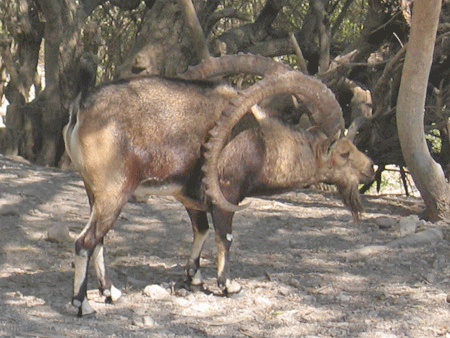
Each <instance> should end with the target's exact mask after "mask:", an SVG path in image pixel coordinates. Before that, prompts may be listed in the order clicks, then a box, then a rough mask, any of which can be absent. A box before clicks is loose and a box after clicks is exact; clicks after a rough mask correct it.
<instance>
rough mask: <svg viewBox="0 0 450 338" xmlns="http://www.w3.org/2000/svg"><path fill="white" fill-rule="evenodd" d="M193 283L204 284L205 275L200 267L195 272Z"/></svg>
mask: <svg viewBox="0 0 450 338" xmlns="http://www.w3.org/2000/svg"><path fill="white" fill-rule="evenodd" d="M191 284H192V285H201V284H203V276H202V273H201V271H200V269H198V270H197V272H196V273H195V275H194V276H193V277H192V281H191Z"/></svg>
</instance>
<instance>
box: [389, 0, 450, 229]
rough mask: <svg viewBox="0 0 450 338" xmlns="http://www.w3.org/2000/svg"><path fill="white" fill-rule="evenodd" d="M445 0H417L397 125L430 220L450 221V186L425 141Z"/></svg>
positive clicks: (401, 85) (409, 166) (406, 156)
mask: <svg viewBox="0 0 450 338" xmlns="http://www.w3.org/2000/svg"><path fill="white" fill-rule="evenodd" d="M440 9H441V0H416V1H415V2H414V9H413V15H412V23H411V35H410V39H409V42H408V47H407V51H406V58H405V64H404V67H403V74H402V80H401V84H400V90H399V96H398V102H397V126H398V134H399V138H400V144H401V148H402V152H403V156H404V158H405V162H406V164H407V166H408V168H409V170H410V172H411V175H412V177H413V179H414V182H415V184H416V186H417V188H418V189H419V191H420V193H421V195H422V198H423V199H424V202H425V205H426V212H427V216H428V218H429V219H430V220H433V221H436V220H439V219H443V220H445V221H450V188H449V186H448V184H447V182H446V181H445V177H444V173H443V171H442V169H441V167H440V166H439V165H438V164H437V163H436V162H435V161H434V160H433V159H432V157H431V155H430V153H429V150H428V147H427V144H426V140H425V132H424V106H425V98H426V90H427V84H428V77H429V73H430V68H431V62H432V57H433V50H434V44H435V39H436V32H437V27H438V23H439V13H440Z"/></svg>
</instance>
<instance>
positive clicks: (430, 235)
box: [388, 228, 444, 248]
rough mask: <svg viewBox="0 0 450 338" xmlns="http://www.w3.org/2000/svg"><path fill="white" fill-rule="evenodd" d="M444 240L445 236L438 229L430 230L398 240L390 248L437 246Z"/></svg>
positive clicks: (390, 244) (391, 243)
mask: <svg viewBox="0 0 450 338" xmlns="http://www.w3.org/2000/svg"><path fill="white" fill-rule="evenodd" d="M443 239H444V234H443V233H442V231H441V230H439V229H437V228H429V229H426V230H424V231H421V232H418V233H414V234H411V235H409V236H406V237H403V238H399V239H396V240H394V241H392V242H390V243H389V244H388V246H389V247H390V248H400V247H404V246H415V245H423V244H435V243H438V242H440V241H441V240H443Z"/></svg>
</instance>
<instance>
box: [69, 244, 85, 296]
mask: <svg viewBox="0 0 450 338" xmlns="http://www.w3.org/2000/svg"><path fill="white" fill-rule="evenodd" d="M87 265H88V253H87V251H86V250H81V251H80V253H79V255H76V256H75V278H74V283H73V294H74V295H77V294H78V293H79V292H80V289H81V285H82V284H83V282H84V280H85V278H87Z"/></svg>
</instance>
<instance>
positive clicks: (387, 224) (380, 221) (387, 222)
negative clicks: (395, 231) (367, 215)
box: [375, 216, 398, 229]
mask: <svg viewBox="0 0 450 338" xmlns="http://www.w3.org/2000/svg"><path fill="white" fill-rule="evenodd" d="M397 223H398V221H397V219H395V218H393V217H387V216H381V217H377V218H375V224H376V225H377V226H378V227H380V229H390V228H392V227H394V226H396V225H397Z"/></svg>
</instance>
